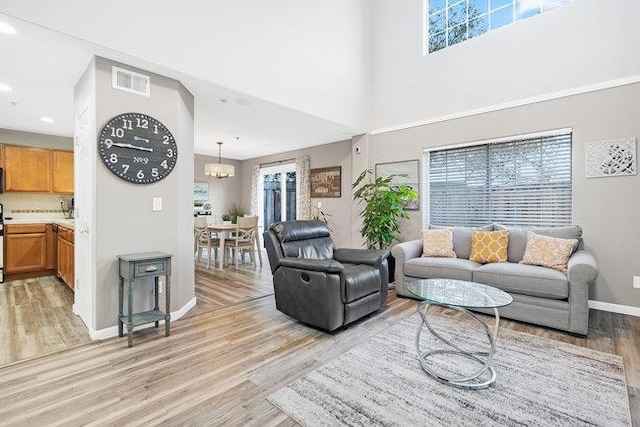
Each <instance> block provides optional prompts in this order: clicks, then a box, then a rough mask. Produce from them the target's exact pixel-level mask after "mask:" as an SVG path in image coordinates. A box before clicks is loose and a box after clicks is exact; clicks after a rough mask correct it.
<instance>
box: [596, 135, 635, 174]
mask: <svg viewBox="0 0 640 427" xmlns="http://www.w3.org/2000/svg"><path fill="white" fill-rule="evenodd" d="M584 154H585V156H584V159H585V175H586V177H587V178H602V177H607V176H629V175H636V174H637V173H638V167H637V165H636V138H635V137H629V138H620V139H611V140H608V141H594V142H586V143H585V144H584Z"/></svg>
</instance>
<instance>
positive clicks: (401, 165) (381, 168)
mask: <svg viewBox="0 0 640 427" xmlns="http://www.w3.org/2000/svg"><path fill="white" fill-rule="evenodd" d="M393 174H404V175H407V176H406V177H402V176H398V177H396V178H395V179H394V180H393V182H394V183H396V184H404V185H406V186H408V187H411V188H413V189H414V190H416V192H417V193H418V199H417V200H412V201H410V202H409V203H407V206H405V209H406V210H408V211H417V210H419V209H420V161H419V160H405V161H402V162H389V163H377V164H376V178H378V177H379V176H382V177H386V176H389V175H393Z"/></svg>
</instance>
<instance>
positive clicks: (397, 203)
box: [352, 169, 418, 249]
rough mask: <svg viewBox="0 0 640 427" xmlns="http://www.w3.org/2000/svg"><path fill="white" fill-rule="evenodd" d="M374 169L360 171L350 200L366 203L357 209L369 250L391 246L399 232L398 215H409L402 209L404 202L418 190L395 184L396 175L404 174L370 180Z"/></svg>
mask: <svg viewBox="0 0 640 427" xmlns="http://www.w3.org/2000/svg"><path fill="white" fill-rule="evenodd" d="M372 175H373V171H371V170H370V169H367V170H365V171H363V172H362V173H361V174H360V175H359V176H358V178H357V179H356V181H355V182H354V183H353V185H352V188H354V189H355V190H354V192H353V199H354V200H357V201H358V203H361V202H364V203H366V205H365V206H364V208H363V210H362V211H361V212H360V216H361V217H362V229H361V230H360V233H361V234H362V237H364V238H365V239H367V247H368V248H369V249H386V248H389V247H390V246H391V244H392V243H393V241H394V240H395V239H396V236H397V235H398V234H399V233H400V221H399V220H400V218H409V214H408V212H407V211H405V210H404V207H405V205H406V203H407V202H409V201H411V200H417V198H418V194H417V192H416V191H415V190H414V189H412V188H410V187H408V186H406V185H403V184H399V185H396V184H394V183H393V180H394V179H395V178H396V177H406V176H407V175H404V174H392V175H389V176H387V177H377V178H375V179H373V180H372Z"/></svg>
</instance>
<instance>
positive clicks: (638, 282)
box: [633, 276, 640, 289]
mask: <svg viewBox="0 0 640 427" xmlns="http://www.w3.org/2000/svg"><path fill="white" fill-rule="evenodd" d="M633 287H634V288H638V289H640V276H633Z"/></svg>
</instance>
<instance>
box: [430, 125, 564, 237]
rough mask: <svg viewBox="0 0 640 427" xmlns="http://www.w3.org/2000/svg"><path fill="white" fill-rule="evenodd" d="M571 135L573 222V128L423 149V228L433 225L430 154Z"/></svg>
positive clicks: (489, 219)
mask: <svg viewBox="0 0 640 427" xmlns="http://www.w3.org/2000/svg"><path fill="white" fill-rule="evenodd" d="M567 134H568V135H570V138H571V147H570V150H571V151H570V156H569V159H570V160H569V161H570V164H569V169H570V180H571V182H570V187H571V207H570V209H571V212H570V216H571V221H572V220H573V178H574V176H573V169H574V162H573V128H570V127H569V128H561V129H553V130H548V131H542V132H534V133H527V134H518V135H512V136H506V137H500V138H492V139H485V140H478V141H471V142H463V143H459V144H450V145H441V146H435V147H428V148H424V149H423V155H422V164H423V168H422V176H423V179H422V181H421V184H422V192H421V195H420V196H421V197H422V226H423V227H425V228H426V227H428V226H429V224H431V179H430V178H431V177H430V154H431V153H432V152H435V151H444V150H453V149H458V148H469V147H475V146H480V145H491V144H501V143H512V142H516V141H524V140H531V139H537V138H550V137H561V136H563V135H567ZM487 220H488V221H490V222H492V221H493V219H491V218H488V219H487ZM518 225H519V226H526V225H527V224H518ZM563 225H568V224H563Z"/></svg>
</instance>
